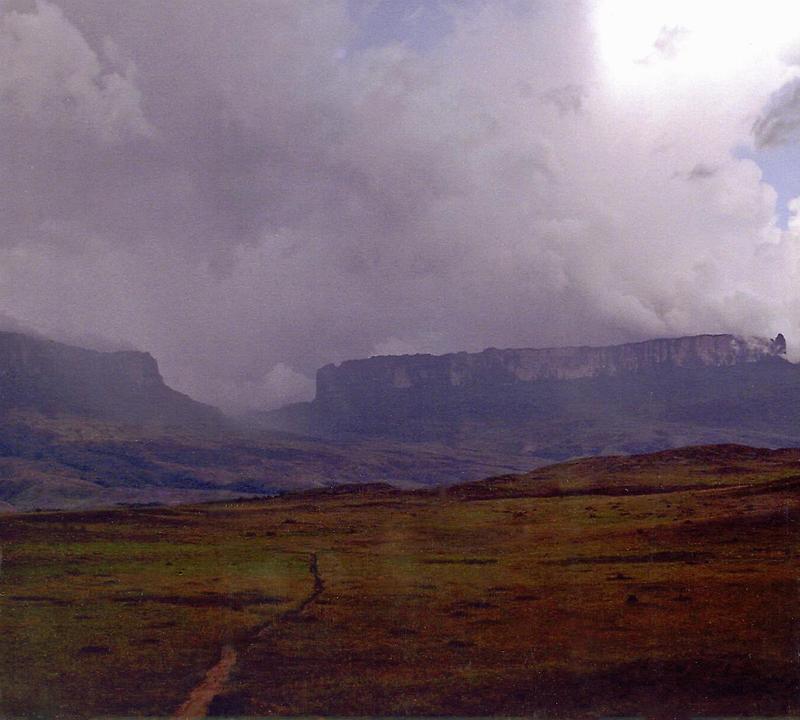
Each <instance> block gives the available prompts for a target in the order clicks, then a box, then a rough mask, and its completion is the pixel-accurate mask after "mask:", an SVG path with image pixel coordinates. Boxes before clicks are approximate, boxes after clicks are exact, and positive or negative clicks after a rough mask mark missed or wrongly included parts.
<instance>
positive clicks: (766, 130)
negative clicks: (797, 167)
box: [753, 78, 800, 148]
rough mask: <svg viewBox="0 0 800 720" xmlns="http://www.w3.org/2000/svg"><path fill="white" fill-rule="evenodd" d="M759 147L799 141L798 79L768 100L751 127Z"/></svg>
mask: <svg viewBox="0 0 800 720" xmlns="http://www.w3.org/2000/svg"><path fill="white" fill-rule="evenodd" d="M753 135H754V136H755V139H756V144H757V145H758V146H759V147H762V148H767V147H775V146H777V145H785V144H786V143H790V142H797V141H798V140H800V78H794V79H793V80H790V81H789V82H787V83H786V84H785V85H784V86H783V87H782V88H781V89H780V90H779V91H778V92H776V93H775V94H774V95H773V96H772V98H771V99H770V102H769V104H768V105H767V107H766V108H765V110H764V112H763V113H762V114H761V115H760V116H759V118H758V119H757V120H756V122H755V123H754V125H753Z"/></svg>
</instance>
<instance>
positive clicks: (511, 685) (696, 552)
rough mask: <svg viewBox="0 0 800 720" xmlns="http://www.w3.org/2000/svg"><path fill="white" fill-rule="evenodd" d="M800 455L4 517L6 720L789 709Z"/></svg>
mask: <svg viewBox="0 0 800 720" xmlns="http://www.w3.org/2000/svg"><path fill="white" fill-rule="evenodd" d="M799 461H800V453H797V452H794V453H792V452H785V451H783V452H782V451H778V452H776V453H770V452H764V453H758V452H756V453H753V452H751V451H750V450H748V449H743V448H735V447H726V448H722V449H719V448H718V449H715V450H713V451H711V450H708V449H695V450H689V451H674V452H672V453H659V454H656V455H653V456H644V457H641V458H629V459H618V458H605V459H596V460H589V461H582V462H576V463H569V464H566V465H562V466H557V467H554V468H546V469H543V470H540V471H537V472H536V473H533V474H531V475H528V476H515V477H508V478H504V479H500V480H493V481H487V482H485V483H477V484H472V485H470V486H462V487H454V488H450V489H448V490H447V491H443V492H422V491H414V492H399V491H396V492H393V491H389V492H387V491H386V490H385V489H379V488H372V489H361V490H358V489H353V491H352V492H343V493H342V492H340V493H319V492H317V493H309V494H302V495H295V496H288V497H284V498H275V499H272V500H268V501H250V502H234V503H224V504H212V505H201V506H194V507H183V508H172V509H167V508H138V509H120V510H113V511H103V512H99V511H98V512H83V513H37V514H20V515H13V516H6V517H4V518H3V519H2V525H0V543H2V547H3V564H2V574H0V593H1V594H0V625H2V633H3V638H4V639H3V647H4V650H3V652H2V653H0V714H2V715H4V716H7V715H25V716H31V715H46V716H54V715H62V716H82V717H85V716H89V715H94V714H99V713H104V714H111V715H143V714H150V715H165V714H169V713H170V712H173V711H174V710H175V709H176V708H177V707H178V706H179V705H180V704H181V702H182V701H183V700H184V699H185V698H186V696H187V695H188V693H189V691H190V690H191V688H192V687H194V686H195V685H196V684H197V683H198V682H199V681H200V680H201V679H202V677H203V676H204V674H205V672H206V671H207V670H208V669H209V668H210V667H211V666H212V665H213V664H214V663H215V662H216V661H217V660H218V659H219V656H220V651H221V648H222V646H224V645H226V644H232V645H233V646H234V647H235V648H236V652H237V662H236V665H235V667H234V669H233V673H232V676H231V678H230V680H229V682H228V684H227V686H226V687H225V688H224V690H223V692H222V693H221V694H219V695H218V696H217V697H216V698H215V699H214V701H213V702H212V705H211V712H212V713H213V714H227V715H236V714H246V715H266V714H281V715H292V714H326V715H407V714H412V715H438V714H445V715H481V714H503V715H533V714H539V715H544V716H548V717H549V716H559V717H584V716H585V717H595V716H601V715H608V714H616V715H620V714H643V713H644V714H650V715H660V716H664V717H674V716H680V715H681V714H699V715H754V714H761V715H770V714H773V715H774V714H784V715H787V714H788V715H791V714H798V713H800V693H799V692H798V691H799V690H800V670H799V666H798V661H797V652H798V647H799V645H798V640H799V639H800V637H799V635H800V631H799V630H798V628H799V627H800V626H799V625H798V609H797V607H798V606H797V598H798V595H797V593H798V565H797V550H798V545H799V543H798V540H799V539H800V536H799V535H798V529H797V522H798V517H800V492H799V490H798V487H800V484H799V483H798V482H797V468H798V467H799V466H800V465H798V463H799ZM311 554H314V555H315V556H316V558H317V563H318V570H319V574H320V576H321V578H322V580H323V581H324V588H323V590H322V592H321V593H320V594H318V596H315V597H314V599H313V601H312V602H309V603H308V605H307V606H306V607H305V608H304V610H303V611H302V612H293V609H294V610H296V609H297V608H298V607H299V606H300V604H301V603H302V602H303V600H304V599H307V598H309V596H310V594H311V593H312V592H313V590H314V579H313V577H312V575H311V574H310V572H309V557H310V555H311Z"/></svg>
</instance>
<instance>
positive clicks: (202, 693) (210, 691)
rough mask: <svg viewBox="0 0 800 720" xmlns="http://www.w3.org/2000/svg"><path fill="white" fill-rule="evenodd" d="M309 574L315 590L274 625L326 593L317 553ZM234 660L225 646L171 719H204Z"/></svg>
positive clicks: (259, 630)
mask: <svg viewBox="0 0 800 720" xmlns="http://www.w3.org/2000/svg"><path fill="white" fill-rule="evenodd" d="M308 571H309V572H310V573H311V576H312V577H313V578H314V587H313V589H312V590H311V593H310V594H308V595H306V597H304V598H303V599H302V600H301V601H300V603H299V604H298V605H297V607H294V608H292V609H291V610H287V611H286V612H285V613H283V614H282V615H280V616H279V617H278V620H277V622H281V621H283V620H290V619H292V618H295V617H297V616H298V615H300V614H301V613H302V612H303V611H304V610H305V609H306V608H307V607H308V606H309V605H310V604H311V603H313V602H314V601H315V600H316V599H317V598H318V597H319V596H320V595H321V594H322V592H323V591H324V590H325V581H324V580H323V579H322V576H321V575H320V573H319V562H318V561H317V554H316V553H311V555H310V556H309V558H308ZM274 622H275V621H271V622H268V623H265V624H264V625H261V626H259V627H258V628H256V630H255V632H254V636H255V637H261V636H262V635H263V634H264V633H265V632H266V631H267V630H269V629H270V628H271V627H272V626H273V624H274ZM236 657H237V656H236V650H235V649H234V648H233V646H232V645H225V647H223V648H222V657H221V658H220V660H219V662H218V663H217V664H216V665H214V667H212V668H211V669H210V670H209V671H208V672H207V673H206V676H205V677H204V678H203V681H202V682H201V683H200V684H199V685H197V687H195V688H194V689H193V690H192V692H190V693H189V697H188V698H186V700H185V701H184V703H183V704H182V705H181V706H180V707H179V708H178V709H177V711H176V712H175V715H174V716H173V717H175V718H182V719H184V720H188V719H189V718H192V719H194V718H204V717H205V716H206V714H207V713H208V708H209V706H210V705H211V703H212V701H213V700H214V698H215V697H217V695H219V694H221V693H222V691H223V690H224V689H225V684H226V683H227V681H228V678H229V677H230V674H231V671H232V670H233V667H234V665H236Z"/></svg>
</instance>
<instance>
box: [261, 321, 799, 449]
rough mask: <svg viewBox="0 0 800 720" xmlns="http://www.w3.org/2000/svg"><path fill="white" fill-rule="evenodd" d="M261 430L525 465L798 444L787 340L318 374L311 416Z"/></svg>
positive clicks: (464, 357) (265, 419) (298, 410)
mask: <svg viewBox="0 0 800 720" xmlns="http://www.w3.org/2000/svg"><path fill="white" fill-rule="evenodd" d="M258 420H259V421H260V422H261V423H262V426H266V427H271V428H279V429H282V430H288V431H291V432H296V433H301V434H310V435H314V436H318V437H331V438H347V437H361V436H379V437H385V438H393V439H400V440H411V441H414V442H427V441H437V442H444V443H446V444H448V445H451V446H453V447H460V448H470V449H473V450H479V449H483V450H484V451H487V452H488V451H489V450H491V451H493V452H501V453H504V454H507V456H508V457H509V458H511V457H514V458H517V459H518V458H519V457H527V458H529V459H530V460H529V461H530V462H532V463H539V464H541V463H543V462H552V461H558V460H564V459H568V458H574V457H583V456H588V455H603V454H620V453H622V454H625V453H638V452H650V451H654V450H662V449H667V448H672V447H678V446H681V445H686V444H709V443H727V442H735V443H742V444H751V445H762V446H768V447H778V446H796V445H800V366H799V365H795V364H794V363H791V362H789V361H788V360H787V359H786V339H785V338H784V336H783V335H781V334H779V335H777V336H776V337H774V338H766V337H743V336H738V335H731V334H717V335H712V334H705V335H694V336H687V337H679V338H660V339H655V340H646V341H642V342H637V343H627V344H622V345H612V346H604V347H589V346H582V347H567V348H543V349H539V348H517V349H508V350H498V349H496V348H489V349H487V350H484V351H483V352H478V353H466V352H460V353H451V354H448V355H439V356H435V355H403V356H380V357H372V358H367V359H363V360H347V361H345V362H342V363H341V364H340V365H326V366H325V367H323V368H321V369H320V370H319V371H318V372H317V393H316V397H315V399H314V400H313V401H312V402H310V403H299V404H296V405H291V406H287V407H286V408H282V409H280V410H278V411H273V412H270V413H264V414H262V415H261V416H260V417H259V418H258Z"/></svg>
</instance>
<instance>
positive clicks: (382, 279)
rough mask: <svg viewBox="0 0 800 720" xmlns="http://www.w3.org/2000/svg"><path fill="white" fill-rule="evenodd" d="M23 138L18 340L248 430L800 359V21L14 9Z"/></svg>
mask: <svg viewBox="0 0 800 720" xmlns="http://www.w3.org/2000/svg"><path fill="white" fill-rule="evenodd" d="M0 132H2V140H3V142H2V150H0V327H8V328H16V329H18V328H26V329H27V328H30V329H33V330H36V331H38V332H40V333H43V334H45V335H48V336H50V337H53V338H56V339H60V340H66V341H70V342H75V343H79V344H84V345H89V346H92V347H97V348H99V349H113V348H131V347H134V348H139V349H142V350H147V351H149V352H151V353H152V354H153V355H154V356H155V357H156V358H157V359H158V361H159V365H160V368H161V371H162V374H163V375H164V377H165V380H166V381H167V382H168V383H169V384H171V385H172V386H173V387H175V388H177V389H179V390H182V391H184V392H187V393H189V394H191V395H192V396H193V397H196V398H198V399H201V400H204V401H207V402H211V403H214V404H217V405H220V406H222V407H223V408H225V409H227V410H243V409H259V408H270V407H276V406H279V405H282V404H284V403H287V402H293V401H297V400H303V399H309V398H310V397H312V396H313V391H314V373H315V371H316V369H317V368H319V367H320V366H322V365H325V364H327V363H330V362H340V361H342V360H344V359H347V358H354V357H367V356H370V355H376V354H398V353H415V352H433V353H442V352H452V351H459V350H469V351H477V350H481V349H483V348H485V347H491V346H494V347H545V346H553V345H576V344H610V343H619V342H629V341H637V340H643V339H647V338H652V337H667V336H677V335H683V334H695V333H704V332H735V333H741V334H757V335H769V336H773V335H775V334H776V333H777V332H783V333H784V334H785V335H786V337H787V341H788V343H789V348H790V353H791V354H792V355H793V357H794V358H795V359H798V358H800V283H799V282H798V279H799V278H798V274H800V200H796V199H795V198H798V197H800V145H798V140H800V3H796V2H793V1H790V0H760V1H759V2H754V1H753V2H750V1H749V0H742V1H741V2H736V3H731V2H723V1H722V0H694V1H693V2H688V0H669V1H668V0H646V1H642V0H491V1H484V0H464V1H463V2H452V1H450V0H308V1H306V0H226V1H225V2H219V0H191V1H190V0H170V2H164V1H163V0H125V1H124V2H123V1H122V0H119V1H117V2H108V1H107V0H52V1H51V0H39V1H38V2H33V1H32V0H0ZM793 346H794V347H793Z"/></svg>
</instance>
